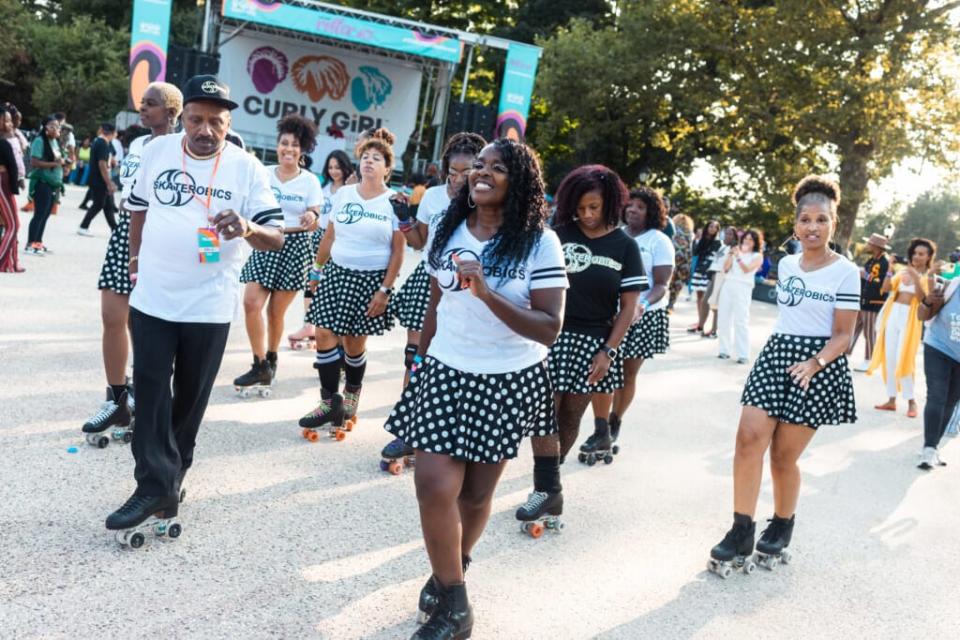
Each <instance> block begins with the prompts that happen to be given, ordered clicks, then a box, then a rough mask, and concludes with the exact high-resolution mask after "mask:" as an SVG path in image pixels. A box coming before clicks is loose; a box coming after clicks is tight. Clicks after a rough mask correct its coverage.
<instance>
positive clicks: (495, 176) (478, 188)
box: [467, 144, 510, 207]
mask: <svg viewBox="0 0 960 640" xmlns="http://www.w3.org/2000/svg"><path fill="white" fill-rule="evenodd" d="M467 183H468V184H469V185H470V197H472V198H473V201H474V202H475V203H476V205H477V206H478V207H502V206H503V203H504V202H506V200H507V189H508V188H509V186H510V178H509V170H508V169H507V165H506V163H504V161H503V157H502V156H501V155H500V152H499V151H498V150H497V148H496V147H495V146H493V145H492V144H488V145H487V146H485V147H484V148H483V150H482V151H481V152H480V155H479V156H477V159H476V160H475V161H474V163H473V172H472V173H471V174H470V177H469V178H468V179H467Z"/></svg>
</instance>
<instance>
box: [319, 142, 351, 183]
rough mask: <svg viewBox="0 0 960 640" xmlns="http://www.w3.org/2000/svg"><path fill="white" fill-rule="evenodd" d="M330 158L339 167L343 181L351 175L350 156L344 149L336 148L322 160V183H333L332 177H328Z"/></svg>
mask: <svg viewBox="0 0 960 640" xmlns="http://www.w3.org/2000/svg"><path fill="white" fill-rule="evenodd" d="M330 160H334V161H335V162H336V163H337V165H338V166H339V167H340V173H341V174H343V181H344V182H346V181H347V178H349V177H350V176H352V175H353V163H352V162H350V156H348V155H347V152H346V151H341V150H340V149H337V150H336V151H331V152H330V155H328V156H327V159H326V160H324V161H323V170H322V171H321V175H323V184H333V178H332V177H330Z"/></svg>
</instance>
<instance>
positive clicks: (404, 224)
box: [398, 220, 417, 233]
mask: <svg viewBox="0 0 960 640" xmlns="http://www.w3.org/2000/svg"><path fill="white" fill-rule="evenodd" d="M416 224H417V221H416V220H401V221H400V224H399V225H398V226H399V227H400V231H402V232H403V233H406V232H407V231H411V230H413V227H414V226H416Z"/></svg>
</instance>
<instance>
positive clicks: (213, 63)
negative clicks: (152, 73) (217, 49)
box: [167, 44, 220, 89]
mask: <svg viewBox="0 0 960 640" xmlns="http://www.w3.org/2000/svg"><path fill="white" fill-rule="evenodd" d="M219 71H220V54H218V53H203V52H202V51H198V50H196V49H188V48H187V47H179V46H177V45H175V44H171V45H170V46H169V47H168V48H167V82H169V83H170V84H174V85H176V86H177V87H179V88H180V89H183V85H184V84H186V82H187V80H189V79H190V78H192V77H193V76H198V75H205V74H211V75H217V73H219Z"/></svg>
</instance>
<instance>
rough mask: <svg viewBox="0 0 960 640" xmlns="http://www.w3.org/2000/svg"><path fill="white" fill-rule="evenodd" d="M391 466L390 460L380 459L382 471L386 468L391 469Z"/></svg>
mask: <svg viewBox="0 0 960 640" xmlns="http://www.w3.org/2000/svg"><path fill="white" fill-rule="evenodd" d="M389 468H390V463H389V462H387V461H386V460H381V461H380V471H386V470H387V469H389Z"/></svg>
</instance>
